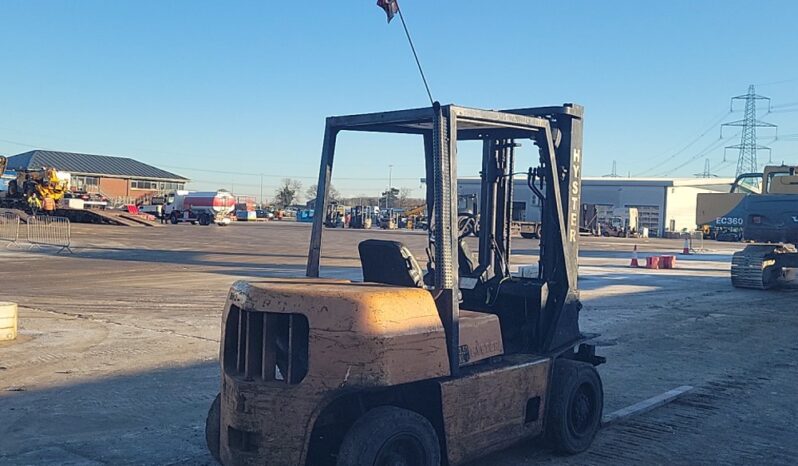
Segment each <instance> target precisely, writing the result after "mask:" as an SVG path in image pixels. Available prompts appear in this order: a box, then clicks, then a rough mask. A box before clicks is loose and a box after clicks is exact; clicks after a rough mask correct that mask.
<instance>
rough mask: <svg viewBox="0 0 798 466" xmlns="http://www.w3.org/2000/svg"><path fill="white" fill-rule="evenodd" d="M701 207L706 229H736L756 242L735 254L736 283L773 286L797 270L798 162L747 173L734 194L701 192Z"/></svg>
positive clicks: (701, 221)
mask: <svg viewBox="0 0 798 466" xmlns="http://www.w3.org/2000/svg"><path fill="white" fill-rule="evenodd" d="M697 210H698V212H697V213H698V215H697V217H698V220H699V224H700V226H702V227H703V228H705V229H707V230H713V229H715V230H726V231H736V232H738V234H739V236H740V237H741V239H742V240H743V241H751V242H753V243H752V244H749V245H747V246H746V247H745V249H743V250H742V251H739V252H736V253H734V255H733V256H732V266H731V281H732V285H734V286H735V287H737V288H754V289H769V288H773V287H775V286H778V285H779V284H780V283H782V282H784V280H785V279H786V278H787V277H788V274H789V271H790V270H791V269H798V251H796V247H795V245H796V244H798V167H796V166H787V165H780V166H767V167H765V169H764V171H763V172H762V173H747V174H742V175H740V176H738V177H737V179H736V180H735V181H734V184H733V185H732V189H731V192H729V193H706V194H699V195H698V204H697Z"/></svg>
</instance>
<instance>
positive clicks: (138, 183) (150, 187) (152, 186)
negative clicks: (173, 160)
mask: <svg viewBox="0 0 798 466" xmlns="http://www.w3.org/2000/svg"><path fill="white" fill-rule="evenodd" d="M185 186H186V184H185V183H175V182H171V181H150V180H130V188H131V189H145V190H147V191H177V190H180V189H184V188H185Z"/></svg>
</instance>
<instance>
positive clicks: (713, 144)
mask: <svg viewBox="0 0 798 466" xmlns="http://www.w3.org/2000/svg"><path fill="white" fill-rule="evenodd" d="M738 134H740V133H739V132H738V133H735V134H733V135H731V136H727V137H725V138H718V139H715V140H714V141H713V142H711V143H710V144H709V145H707V146H706V147H705V148H704V149H702V150H701V151H700V152H698V153H697V154H695V155H693V156H692V157H690V158H689V159H688V160H687V161H685V162H684V163H682V164H680V165H679V166H677V167H675V168H673V169H671V170H668V171H665V172H661V173H660V176H668V175H670V174H671V173H672V172H675V171H678V170H680V169H682V168H684V167H686V166H687V165H689V164H691V163H692V162H694V161H696V160H698V159H700V158H701V157H703V156H705V155H706V154H708V153H710V152H712V151H713V150H715V149H718V148H720V147H721V146H723V144H725V143H726V142H727V141H729V140H731V138H734V137H736V136H737V135H738Z"/></svg>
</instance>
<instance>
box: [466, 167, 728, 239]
mask: <svg viewBox="0 0 798 466" xmlns="http://www.w3.org/2000/svg"><path fill="white" fill-rule="evenodd" d="M732 182H733V180H732V179H730V178H609V177H606V178H593V177H585V178H583V179H582V203H583V204H596V205H605V206H611V207H635V208H637V210H638V215H639V219H638V225H639V227H640V228H648V231H649V234H650V235H651V236H664V235H665V234H666V233H667V232H680V231H684V230H687V231H691V230H694V229H695V228H696V201H697V198H698V194H699V193H711V192H728V191H729V189H730V188H731V184H732ZM479 186H480V182H479V178H460V179H458V181H457V191H458V194H459V195H460V197H461V204H468V199H471V198H472V196H477V197H478V196H479ZM460 207H461V209H462V208H463V206H460ZM513 220H526V221H539V220H540V205H539V203H538V199H537V198H536V197H535V195H534V193H532V191H531V190H530V189H529V187H528V186H527V183H526V179H525V178H516V179H515V183H514V186H513Z"/></svg>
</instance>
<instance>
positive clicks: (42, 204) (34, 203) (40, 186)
mask: <svg viewBox="0 0 798 466" xmlns="http://www.w3.org/2000/svg"><path fill="white" fill-rule="evenodd" d="M68 190H69V181H68V180H67V179H66V177H63V178H62V177H60V176H59V174H58V172H57V171H56V170H55V169H54V168H42V169H40V170H25V171H20V172H18V173H17V178H16V179H15V180H11V181H10V182H9V183H8V194H7V196H6V197H7V201H8V202H11V203H14V202H17V203H19V202H20V201H24V203H25V204H26V206H27V207H28V208H29V209H31V210H33V211H39V210H43V211H45V212H51V211H54V210H55V209H56V206H57V203H58V201H59V200H61V199H62V198H63V197H64V195H65V194H66V193H67V191H68ZM20 207H21V206H20Z"/></svg>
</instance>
